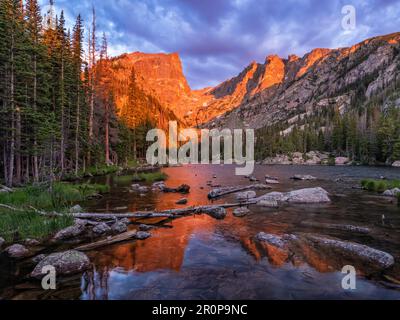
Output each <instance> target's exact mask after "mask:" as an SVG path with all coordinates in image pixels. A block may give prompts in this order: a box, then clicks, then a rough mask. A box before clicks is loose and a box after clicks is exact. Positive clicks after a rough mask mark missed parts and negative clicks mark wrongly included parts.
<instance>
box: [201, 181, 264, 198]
mask: <svg viewBox="0 0 400 320" xmlns="http://www.w3.org/2000/svg"><path fill="white" fill-rule="evenodd" d="M266 189H271V187H269V186H267V185H265V184H252V185H247V186H238V187H224V188H217V189H213V190H211V191H210V192H209V193H208V198H209V199H216V198H219V197H222V196H225V195H227V194H231V193H236V192H240V191H246V190H266Z"/></svg>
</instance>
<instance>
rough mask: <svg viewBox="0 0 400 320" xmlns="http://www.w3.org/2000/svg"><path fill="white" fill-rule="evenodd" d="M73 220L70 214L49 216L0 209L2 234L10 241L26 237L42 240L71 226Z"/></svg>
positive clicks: (0, 232)
mask: <svg viewBox="0 0 400 320" xmlns="http://www.w3.org/2000/svg"><path fill="white" fill-rule="evenodd" d="M73 222H74V219H73V218H72V216H71V215H68V214H65V215H63V216H60V217H52V218H48V217H43V216H40V215H39V214H37V213H36V212H33V211H23V212H15V211H9V210H5V209H4V210H3V209H0V236H1V237H3V238H4V239H5V240H6V242H8V243H11V242H14V241H19V240H24V239H37V240H42V239H45V238H46V237H48V236H49V235H51V234H54V233H56V232H57V231H59V230H61V229H64V228H66V227H69V226H71V225H72V224H73Z"/></svg>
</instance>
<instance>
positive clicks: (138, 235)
mask: <svg viewBox="0 0 400 320" xmlns="http://www.w3.org/2000/svg"><path fill="white" fill-rule="evenodd" d="M149 236H150V234H149V233H147V232H146V233H145V232H143V231H139V232H138V231H136V230H134V231H128V232H124V233H121V234H119V235H117V236H115V237H110V238H107V239H104V240H100V241H97V242H93V243H89V244H86V245H83V246H80V247H78V248H76V249H75V250H78V251H90V250H93V249H97V248H101V247H105V246H109V245H112V244H115V243H119V242H123V241H126V240H130V239H145V238H148V237H149Z"/></svg>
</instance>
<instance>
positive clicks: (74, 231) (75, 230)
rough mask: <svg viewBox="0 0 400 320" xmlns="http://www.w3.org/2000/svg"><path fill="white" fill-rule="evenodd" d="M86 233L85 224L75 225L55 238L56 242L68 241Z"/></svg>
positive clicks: (60, 232) (58, 233)
mask: <svg viewBox="0 0 400 320" xmlns="http://www.w3.org/2000/svg"><path fill="white" fill-rule="evenodd" d="M85 232H86V226H85V223H84V222H82V223H75V225H73V226H71V227H68V228H65V229H63V230H61V231H59V232H57V234H56V235H55V236H54V240H68V239H72V238H75V237H78V236H80V235H82V234H84V233H85Z"/></svg>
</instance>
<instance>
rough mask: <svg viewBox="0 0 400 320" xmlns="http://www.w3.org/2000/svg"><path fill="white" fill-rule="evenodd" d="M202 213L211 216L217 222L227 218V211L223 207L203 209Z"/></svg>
mask: <svg viewBox="0 0 400 320" xmlns="http://www.w3.org/2000/svg"><path fill="white" fill-rule="evenodd" d="M202 212H203V213H206V214H208V215H210V216H211V217H213V218H215V219H217V220H222V219H224V218H225V217H226V209H225V208H222V207H209V208H203V209H202Z"/></svg>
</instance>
